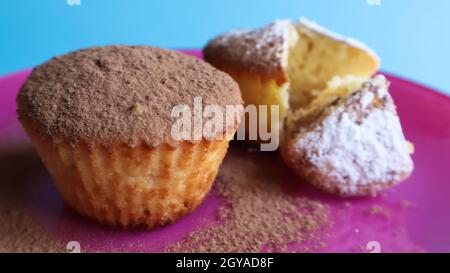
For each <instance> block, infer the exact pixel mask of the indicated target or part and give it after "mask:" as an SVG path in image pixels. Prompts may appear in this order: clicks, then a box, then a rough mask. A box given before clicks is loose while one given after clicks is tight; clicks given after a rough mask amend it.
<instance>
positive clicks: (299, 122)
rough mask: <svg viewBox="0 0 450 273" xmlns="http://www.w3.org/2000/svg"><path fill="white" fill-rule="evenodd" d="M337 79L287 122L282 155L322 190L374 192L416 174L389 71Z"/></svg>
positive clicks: (346, 193) (348, 193) (357, 193)
mask: <svg viewBox="0 0 450 273" xmlns="http://www.w3.org/2000/svg"><path fill="white" fill-rule="evenodd" d="M334 81H335V83H334V84H330V85H329V87H328V89H325V91H324V92H323V93H322V95H319V96H318V97H317V98H316V99H315V100H314V101H313V102H312V103H311V104H310V105H311V106H310V107H309V108H308V109H307V110H303V111H301V112H297V113H296V114H295V115H294V117H292V118H291V122H290V123H288V124H287V125H286V133H285V134H286V135H285V141H284V142H283V143H282V146H281V154H282V157H283V159H284V161H285V162H286V164H287V165H289V166H290V167H291V168H292V169H293V170H294V172H295V173H296V174H298V175H300V176H302V177H305V178H306V180H307V181H308V182H310V183H312V184H313V185H314V186H316V187H318V188H320V189H322V190H325V191H327V192H330V193H334V194H339V195H341V196H364V195H372V196H374V195H376V194H377V193H379V192H380V191H382V190H384V189H386V188H389V187H391V186H393V185H395V184H397V183H399V182H401V181H402V180H404V179H406V178H407V177H408V176H409V175H410V174H411V172H412V170H413V161H412V159H411V156H410V153H412V151H411V149H410V147H411V146H410V143H408V142H407V141H406V140H405V137H404V135H403V132H402V128H401V125H400V120H399V118H398V116H397V112H396V108H395V105H394V103H393V100H392V97H391V96H390V94H389V92H388V87H389V83H388V82H387V80H386V78H385V77H384V76H381V75H378V76H376V77H375V78H373V79H372V80H369V81H367V82H364V83H361V81H359V80H358V79H354V80H351V79H350V78H347V79H346V80H341V81H339V80H338V79H335V80H334ZM339 83H340V84H339ZM358 85H360V87H357V86H358ZM355 87H356V89H354V88H355Z"/></svg>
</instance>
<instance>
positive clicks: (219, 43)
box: [203, 18, 380, 132]
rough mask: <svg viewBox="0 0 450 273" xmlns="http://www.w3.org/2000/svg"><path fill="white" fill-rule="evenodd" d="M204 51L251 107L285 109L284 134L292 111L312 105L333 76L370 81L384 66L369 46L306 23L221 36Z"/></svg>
mask: <svg viewBox="0 0 450 273" xmlns="http://www.w3.org/2000/svg"><path fill="white" fill-rule="evenodd" d="M203 52H204V56H205V59H206V60H207V61H208V62H210V63H211V64H212V65H214V66H216V67H218V68H220V69H221V70H223V71H225V72H227V73H229V74H230V75H231V76H232V77H233V78H234V79H235V80H236V81H237V82H238V83H239V86H240V88H241V92H242V97H243V99H244V102H245V103H246V104H255V105H278V106H279V107H280V109H279V111H280V117H279V119H280V120H279V122H278V124H280V126H279V128H278V129H280V130H281V132H282V129H283V126H282V124H283V121H284V119H285V118H286V116H287V115H288V113H289V111H293V110H296V109H298V108H301V107H304V106H306V105H308V104H309V103H310V102H311V101H312V100H313V99H314V98H315V97H316V96H317V94H318V93H320V90H322V89H323V88H325V87H326V85H327V83H328V82H329V81H330V80H331V79H332V78H333V77H335V76H341V77H345V76H347V75H353V76H355V77H360V78H364V79H367V78H369V77H370V76H372V75H373V74H374V73H375V72H376V71H377V70H378V68H379V65H380V62H379V58H378V57H377V55H376V54H375V53H374V52H373V51H372V50H371V49H370V48H368V47H367V46H366V45H364V44H362V43H360V42H358V41H355V40H353V39H351V38H346V37H343V36H341V35H338V34H336V33H332V32H330V31H328V30H326V29H325V28H323V27H321V26H319V25H317V24H316V23H314V22H310V21H308V20H307V19H304V18H302V19H301V20H300V21H298V22H294V21H288V20H279V21H276V22H274V23H272V24H269V25H268V26H265V27H263V28H260V29H255V30H237V31H231V32H228V33H225V34H222V35H220V36H218V37H217V38H215V39H213V40H212V41H210V42H209V43H208V44H207V46H206V47H205V49H204V51H203ZM268 121H270V118H269V119H268ZM268 127H270V123H269V126H268Z"/></svg>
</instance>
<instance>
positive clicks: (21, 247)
mask: <svg viewBox="0 0 450 273" xmlns="http://www.w3.org/2000/svg"><path fill="white" fill-rule="evenodd" d="M0 151H1V152H0V172H1V173H2V174H3V176H2V179H1V181H0V253H4V252H65V245H64V244H63V243H61V242H59V241H56V240H54V239H53V238H51V236H50V234H48V233H46V232H45V231H44V230H43V229H42V228H40V227H39V226H38V225H36V222H35V221H34V219H32V217H31V216H30V212H29V211H28V210H27V208H26V206H25V203H26V200H27V193H28V192H29V191H30V190H32V189H33V188H34V187H36V184H35V183H36V181H34V180H33V179H31V176H32V175H33V174H34V173H35V172H34V171H35V170H36V168H40V163H39V159H38V157H37V155H36V154H35V152H34V151H32V150H31V149H11V151H9V150H8V149H7V148H5V147H0ZM24 170H26V171H24Z"/></svg>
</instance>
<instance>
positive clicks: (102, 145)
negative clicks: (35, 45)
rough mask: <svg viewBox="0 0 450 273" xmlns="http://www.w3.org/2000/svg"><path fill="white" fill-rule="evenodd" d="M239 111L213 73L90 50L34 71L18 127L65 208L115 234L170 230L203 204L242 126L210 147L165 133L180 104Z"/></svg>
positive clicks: (135, 54) (228, 82) (226, 83)
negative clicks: (198, 101)
mask: <svg viewBox="0 0 450 273" xmlns="http://www.w3.org/2000/svg"><path fill="white" fill-rule="evenodd" d="M196 97H200V98H202V101H203V103H204V104H205V105H217V106H219V107H220V108H224V107H225V106H226V105H241V103H242V99H241V95H240V92H239V87H238V85H237V84H236V83H235V82H234V81H233V80H232V78H231V77H229V76H228V75H226V74H225V73H223V72H221V71H219V70H217V69H215V68H213V67H212V66H210V65H209V64H207V63H205V62H203V61H201V60H198V59H196V58H194V57H191V56H187V55H184V54H182V53H178V52H174V51H168V50H164V49H159V48H154V47H147V46H107V47H96V48H89V49H84V50H80V51H76V52H73V53H69V54H67V55H63V56H59V57H56V58H54V59H52V60H50V61H48V62H46V63H44V64H42V65H40V66H38V67H37V68H35V69H34V70H33V72H32V74H31V75H30V77H29V78H28V79H27V81H26V83H25V84H24V85H23V87H22V88H21V90H20V92H19V94H18V97H17V104H18V115H19V119H20V121H21V123H22V125H23V127H24V128H25V130H26V132H27V134H28V135H29V137H30V139H31V141H32V142H33V144H34V146H35V148H36V149H37V151H38V154H39V155H40V157H41V158H42V160H43V162H44V164H45V166H46V167H47V169H48V170H49V172H50V174H51V175H52V177H53V178H54V182H55V184H56V187H57V188H58V191H59V192H60V193H61V195H62V196H63V198H64V200H65V202H66V203H67V205H68V206H70V207H72V208H74V209H75V210H76V211H78V212H80V213H81V214H83V215H86V216H89V217H92V218H95V219H97V220H99V221H101V222H104V223H108V224H111V225H117V226H123V227H126V226H145V227H148V228H152V227H155V226H159V225H164V224H167V223H170V222H173V221H175V220H176V219H178V218H179V217H180V216H182V215H184V214H186V213H188V212H190V211H192V210H193V209H194V208H195V207H196V206H197V205H198V204H199V203H200V202H201V201H202V199H203V198H204V197H205V195H206V193H207V192H208V191H209V189H210V187H211V184H212V183H213V180H214V178H215V176H216V173H217V171H218V168H219V165H220V164H221V162H222V159H223V157H224V155H225V153H226V150H227V147H228V142H229V140H230V138H231V137H232V136H233V134H234V132H235V131H236V127H237V125H238V122H239V117H238V115H236V116H235V117H233V120H232V123H230V124H228V123H227V124H226V125H224V126H223V127H220V128H218V129H217V130H216V132H215V135H214V137H213V138H211V139H205V138H201V139H194V140H190V139H177V138H175V137H174V136H173V134H171V127H172V125H173V123H174V120H175V118H174V117H173V116H172V115H171V110H172V109H173V108H174V107H175V106H177V105H186V106H188V107H191V106H192V105H193V103H194V98H196Z"/></svg>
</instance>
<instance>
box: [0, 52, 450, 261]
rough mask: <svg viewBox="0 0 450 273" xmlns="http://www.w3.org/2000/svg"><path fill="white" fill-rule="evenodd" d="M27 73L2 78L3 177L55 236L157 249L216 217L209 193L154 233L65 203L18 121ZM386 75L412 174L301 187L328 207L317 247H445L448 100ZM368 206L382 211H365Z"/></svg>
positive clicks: (448, 248) (90, 247) (86, 243)
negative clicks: (374, 190)
mask: <svg viewBox="0 0 450 273" xmlns="http://www.w3.org/2000/svg"><path fill="white" fill-rule="evenodd" d="M185 52H186V53H188V54H192V55H196V56H199V55H200V53H199V52H198V51H185ZM29 73H30V71H29V70H26V71H22V72H19V73H15V74H11V75H9V76H6V77H3V78H0V109H1V112H0V168H1V171H2V180H3V179H4V177H6V179H27V180H32V181H31V182H32V183H28V184H29V185H32V186H30V187H29V188H26V189H25V191H26V192H25V193H24V194H25V198H24V202H25V205H26V207H27V210H28V211H29V213H30V214H31V215H32V216H33V219H35V221H36V224H37V225H41V226H42V227H44V228H45V229H46V230H48V231H49V232H50V234H53V235H54V236H55V237H57V238H59V239H62V240H65V241H78V242H80V244H81V247H82V251H83V250H84V251H107V252H115V251H125V252H158V251H162V250H163V249H164V246H165V245H167V244H168V243H173V242H176V241H177V240H180V239H181V238H183V237H184V236H185V235H186V234H188V233H189V232H190V231H192V230H195V229H198V228H202V226H203V225H205V222H206V225H207V223H208V222H212V221H214V215H215V213H216V211H217V208H218V206H219V205H220V202H221V200H219V199H217V198H216V197H214V196H208V197H207V198H206V200H205V201H204V202H203V204H202V205H201V206H200V207H199V208H198V209H197V210H196V211H195V212H193V213H192V214H190V215H187V216H185V217H184V218H182V219H181V220H179V221H178V222H176V223H174V224H172V225H169V226H167V227H163V228H159V229H157V230H154V231H145V230H136V229H131V230H120V229H113V228H108V227H105V226H102V225H99V224H97V223H95V222H93V221H91V220H88V219H84V218H82V217H80V216H78V215H77V214H76V213H75V212H73V211H72V210H70V209H68V208H67V207H65V206H64V203H63V201H62V200H61V198H60V197H59V195H58V193H57V192H56V190H55V188H54V187H53V185H52V179H51V177H50V176H49V175H48V173H47V171H46V170H45V167H44V166H43V165H42V164H41V163H40V161H39V159H38V158H37V157H36V155H35V154H34V152H33V151H32V150H31V144H30V142H29V141H28V139H27V137H26V135H25V133H24V132H23V130H22V128H21V126H20V124H19V122H18V120H17V116H16V104H15V97H16V94H17V91H18V90H19V88H20V86H21V85H22V83H23V82H24V80H25V79H26V78H27V76H28V75H29ZM387 76H388V78H389V80H390V81H391V94H392V96H393V97H394V100H395V102H396V104H397V108H398V112H399V115H400V119H401V121H402V124H403V128H404V132H405V135H406V137H407V139H409V140H410V141H412V142H413V143H414V144H415V154H414V156H413V158H414V163H415V170H414V173H413V174H412V176H411V177H410V178H409V179H408V180H407V181H405V182H404V183H402V184H400V185H399V186H397V187H395V188H394V189H391V190H388V191H386V192H385V193H383V194H382V195H380V196H378V197H376V198H357V199H354V198H353V199H343V198H338V197H334V196H329V195H326V194H322V193H320V192H318V191H316V190H315V189H311V188H310V187H307V186H305V188H306V189H307V190H305V189H302V191H301V192H300V193H298V194H300V195H305V196H308V197H311V198H315V199H318V200H321V201H322V202H324V203H326V204H329V206H330V207H331V218H332V222H333V225H332V226H331V227H329V228H328V229H327V230H326V231H324V232H327V234H330V236H329V237H327V239H326V240H325V243H326V246H325V247H324V248H322V249H321V250H320V251H321V252H368V250H367V249H366V246H367V243H368V242H371V241H376V242H378V243H379V245H380V247H381V251H382V252H450V98H449V97H447V96H445V95H443V94H440V93H438V92H436V91H433V90H431V89H429V88H427V87H424V86H421V85H418V84H415V83H412V82H409V81H406V80H403V79H400V78H397V77H394V76H389V75H387ZM30 151H31V152H30ZM17 168H20V170H19V171H18V170H17ZM289 179H293V180H295V179H296V178H294V177H292V178H289ZM0 183H1V180H0ZM372 208H381V209H382V211H383V213H377V214H374V215H369V214H370V213H368V211H371V209H372ZM205 220H206V221H205Z"/></svg>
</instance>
